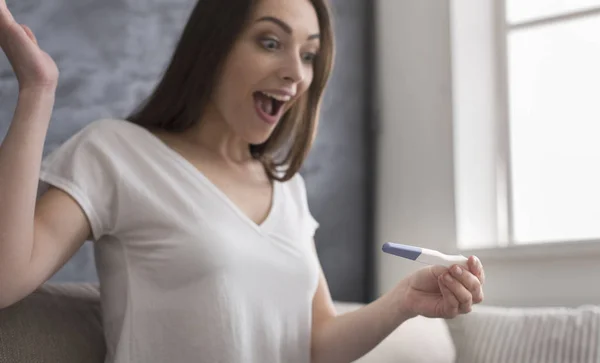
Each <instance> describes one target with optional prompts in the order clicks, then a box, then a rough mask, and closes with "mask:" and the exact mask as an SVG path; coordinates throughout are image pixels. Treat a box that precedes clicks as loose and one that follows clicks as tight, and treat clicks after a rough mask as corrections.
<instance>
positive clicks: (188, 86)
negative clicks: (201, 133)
mask: <svg viewBox="0 0 600 363" xmlns="http://www.w3.org/2000/svg"><path fill="white" fill-rule="evenodd" d="M258 1H260V0H227V1H223V0H198V3H197V4H196V6H195V8H194V10H193V11H192V14H191V15H190V17H189V19H188V22H187V24H186V26H185V28H184V29H183V33H182V35H181V38H180V39H179V42H178V43H177V46H176V48H175V51H174V53H173V55H172V57H171V61H170V63H169V65H168V67H167V69H166V70H165V72H164V75H163V77H162V79H161V80H160V82H159V83H158V85H157V86H156V88H155V89H154V91H153V92H152V94H151V95H150V97H149V98H148V99H146V100H145V101H144V102H143V103H142V104H141V105H140V106H139V107H138V109H137V110H135V111H134V112H133V113H132V114H131V115H129V116H128V117H127V118H126V120H127V121H130V122H133V123H135V124H138V125H140V126H142V127H145V128H147V129H159V130H164V131H168V132H182V131H185V130H187V129H189V128H190V127H192V126H194V125H195V124H196V123H197V122H200V119H201V117H202V115H203V112H204V110H205V108H206V106H207V104H208V102H209V99H210V97H211V95H212V93H213V90H214V88H215V86H216V83H217V82H218V80H219V77H220V75H221V73H222V71H223V70H222V65H223V64H225V59H226V57H227V56H228V55H229V52H230V51H231V48H232V47H233V44H234V43H235V41H236V39H237V38H238V36H239V35H240V33H241V32H242V31H243V30H244V29H245V27H246V25H247V24H248V21H249V20H250V16H251V14H252V11H253V9H254V7H255V5H256V3H257V2H258ZM310 1H311V3H312V4H313V6H314V8H315V10H316V13H317V17H318V19H319V27H320V35H321V36H320V42H321V47H320V51H319V54H318V55H317V57H316V59H315V63H314V77H313V81H312V84H311V85H310V88H309V89H308V90H307V92H306V93H305V94H304V95H302V96H301V97H300V98H299V99H298V100H297V102H296V104H294V106H293V107H292V108H290V109H289V110H288V111H287V113H286V114H285V115H284V116H283V118H282V120H281V122H280V123H279V124H278V125H277V127H276V128H275V130H274V131H273V134H272V135H271V136H270V137H269V139H268V140H267V141H266V142H265V143H263V144H260V145H251V146H250V151H251V153H252V156H253V157H254V158H255V159H257V160H260V161H261V162H262V163H263V165H264V166H265V169H266V171H267V173H268V175H269V177H270V178H271V179H274V180H279V181H286V180H289V179H290V178H291V177H293V176H294V174H295V173H296V172H298V170H299V169H300V168H301V166H302V163H303V162H304V160H305V158H306V156H307V154H308V152H309V150H310V148H311V146H312V143H313V139H314V136H315V133H316V130H317V123H318V118H319V113H320V107H321V99H322V95H323V92H324V90H325V87H326V85H327V81H328V79H329V76H330V74H331V69H332V67H333V58H334V39H333V29H332V24H331V18H330V11H329V8H328V5H327V4H326V0H310ZM281 172H284V173H283V174H281Z"/></svg>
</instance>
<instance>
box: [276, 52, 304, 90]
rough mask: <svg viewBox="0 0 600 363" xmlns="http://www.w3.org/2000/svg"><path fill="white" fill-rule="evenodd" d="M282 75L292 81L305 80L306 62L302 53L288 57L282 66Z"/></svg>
mask: <svg viewBox="0 0 600 363" xmlns="http://www.w3.org/2000/svg"><path fill="white" fill-rule="evenodd" d="M280 77H281V78H282V79H284V80H286V81H288V82H292V83H300V82H302V81H303V80H304V77H305V74H304V64H303V63H302V58H301V57H300V55H297V54H296V55H289V56H288V57H286V59H285V60H284V62H283V64H282V67H281V68H280Z"/></svg>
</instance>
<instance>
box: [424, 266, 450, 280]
mask: <svg viewBox="0 0 600 363" xmlns="http://www.w3.org/2000/svg"><path fill="white" fill-rule="evenodd" d="M429 269H430V270H431V273H432V274H433V275H434V276H435V277H436V278H439V277H440V276H442V275H443V274H444V272H446V271H448V267H446V266H440V265H433V266H430V267H429Z"/></svg>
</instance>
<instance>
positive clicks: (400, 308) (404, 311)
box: [391, 279, 417, 323]
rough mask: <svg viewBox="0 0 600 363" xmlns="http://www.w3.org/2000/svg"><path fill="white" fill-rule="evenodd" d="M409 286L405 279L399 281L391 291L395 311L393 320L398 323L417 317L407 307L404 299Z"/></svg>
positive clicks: (406, 301) (407, 302)
mask: <svg viewBox="0 0 600 363" xmlns="http://www.w3.org/2000/svg"><path fill="white" fill-rule="evenodd" d="M408 289H409V286H408V281H407V280H406V279H404V280H402V281H400V282H399V283H398V284H397V285H396V286H395V287H394V289H393V290H392V291H391V293H392V299H393V300H394V306H395V307H396V310H395V314H396V316H395V318H396V319H397V321H399V322H400V323H402V322H404V321H406V320H409V319H412V318H414V317H416V316H417V314H415V313H414V312H413V311H412V310H413V309H411V307H410V306H409V301H408V299H407V298H406V297H407V292H408Z"/></svg>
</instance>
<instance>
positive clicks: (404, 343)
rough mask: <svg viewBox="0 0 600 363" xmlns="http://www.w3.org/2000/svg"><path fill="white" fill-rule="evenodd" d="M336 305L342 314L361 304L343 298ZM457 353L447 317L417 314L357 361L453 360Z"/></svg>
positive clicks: (430, 362)
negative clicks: (347, 301)
mask: <svg viewBox="0 0 600 363" xmlns="http://www.w3.org/2000/svg"><path fill="white" fill-rule="evenodd" d="M335 305H336V310H337V312H338V313H339V314H343V313H346V312H349V311H353V310H356V309H358V308H360V307H361V306H362V305H361V304H357V303H344V302H336V303H335ZM455 354H456V352H455V350H454V345H453V343H452V338H451V337H450V333H449V331H448V326H447V325H446V323H445V322H444V320H442V319H429V318H424V317H422V316H417V317H416V318H413V319H410V320H408V321H406V322H405V323H404V324H402V325H400V327H398V328H397V329H396V330H395V331H394V332H392V333H391V334H390V335H389V336H388V337H387V338H385V339H384V340H383V341H382V342H381V343H380V344H379V345H377V346H376V347H375V348H374V349H373V350H371V351H370V352H369V353H367V354H366V355H365V356H363V357H362V358H361V359H358V360H357V361H355V362H354V363H371V362H372V363H400V362H402V363H454V361H455Z"/></svg>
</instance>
